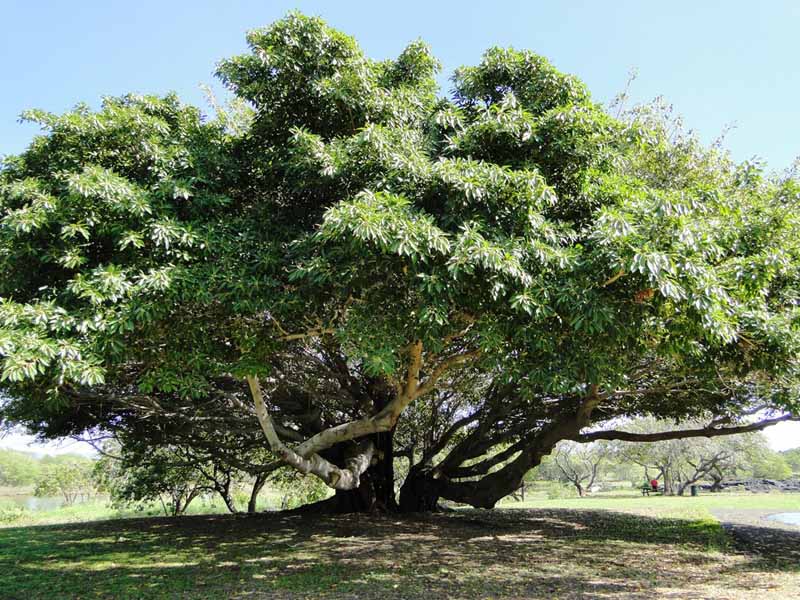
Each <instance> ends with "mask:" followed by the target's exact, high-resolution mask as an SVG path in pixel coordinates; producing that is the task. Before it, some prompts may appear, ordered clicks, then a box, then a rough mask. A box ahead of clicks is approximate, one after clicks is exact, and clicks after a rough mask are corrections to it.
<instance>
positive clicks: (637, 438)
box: [575, 415, 800, 443]
mask: <svg viewBox="0 0 800 600" xmlns="http://www.w3.org/2000/svg"><path fill="white" fill-rule="evenodd" d="M784 421H800V417H795V416H793V415H783V416H780V417H775V418H773V419H764V420H763V421H757V422H755V423H750V424H748V425H739V426H736V427H703V428H700V429H683V430H673V431H661V432H658V433H631V432H629V431H618V430H614V429H612V430H608V431H593V432H590V433H584V434H581V435H579V436H578V437H576V438H575V440H576V441H578V442H582V443H583V442H593V441H595V440H621V441H623V442H660V441H663V440H678V439H683V438H691V437H708V438H711V437H717V436H720V435H735V434H737V433H749V432H751V431H761V430H762V429H766V428H767V427H769V426H771V425H776V424H778V423H783V422H784Z"/></svg>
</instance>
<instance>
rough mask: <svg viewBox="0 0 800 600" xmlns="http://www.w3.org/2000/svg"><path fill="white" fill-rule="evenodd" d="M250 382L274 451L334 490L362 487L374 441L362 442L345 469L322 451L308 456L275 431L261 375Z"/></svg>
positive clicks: (258, 414)
mask: <svg viewBox="0 0 800 600" xmlns="http://www.w3.org/2000/svg"><path fill="white" fill-rule="evenodd" d="M247 383H248V385H249V386H250V393H251V394H252V395H253V400H254V401H255V405H256V415H257V416H258V421H259V423H260V424H261V429H262V430H263V431H264V435H265V436H266V437H267V442H268V443H269V446H270V448H271V449H272V451H273V452H275V454H277V455H278V456H280V457H281V459H282V460H283V461H284V462H285V463H286V464H288V465H289V466H291V467H292V468H294V469H296V470H297V471H299V472H301V473H303V474H309V473H310V474H312V475H316V476H317V477H319V478H320V479H322V480H323V481H324V482H325V483H326V484H327V485H328V486H329V487H332V488H333V489H337V490H352V489H355V488H357V487H358V486H359V484H360V482H361V475H362V474H363V473H364V471H366V470H367V469H368V468H369V465H370V463H371V462H372V456H373V454H374V452H375V446H374V444H373V443H372V442H371V441H370V442H367V443H365V444H363V445H362V451H361V452H360V453H357V454H355V455H353V456H351V457H348V459H347V460H346V466H345V468H343V469H342V468H340V467H337V466H336V465H334V464H333V463H331V462H330V461H327V460H325V459H324V458H322V457H321V456H320V455H319V454H316V453H309V454H308V455H307V457H306V456H304V455H302V454H299V453H298V452H296V451H294V450H292V449H291V448H289V447H288V446H287V445H286V444H284V443H283V442H282V441H281V438H280V437H279V436H278V433H277V432H276V431H275V425H274V423H273V422H272V417H271V416H270V414H269V411H268V410H267V406H266V404H265V403H264V394H263V392H262V391H261V385H260V384H259V382H258V378H256V377H248V378H247Z"/></svg>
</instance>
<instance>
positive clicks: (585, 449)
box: [553, 442, 609, 497]
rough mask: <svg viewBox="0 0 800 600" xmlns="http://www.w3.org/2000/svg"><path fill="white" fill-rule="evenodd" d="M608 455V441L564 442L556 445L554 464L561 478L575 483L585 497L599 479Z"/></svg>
mask: <svg viewBox="0 0 800 600" xmlns="http://www.w3.org/2000/svg"><path fill="white" fill-rule="evenodd" d="M608 455H609V448H608V444H607V443H603V442H595V443H592V444H576V443H574V442H562V443H560V444H559V445H558V446H556V450H555V453H554V454H553V464H554V465H555V466H556V468H557V469H558V472H559V479H560V480H561V481H563V482H564V483H569V484H571V485H573V486H574V487H575V490H576V491H577V492H578V496H581V497H583V496H584V494H585V493H586V492H587V491H588V490H591V488H592V487H593V486H594V484H595V483H596V482H597V481H599V478H600V475H601V472H600V468H601V466H602V464H603V462H604V461H605V460H607V458H608Z"/></svg>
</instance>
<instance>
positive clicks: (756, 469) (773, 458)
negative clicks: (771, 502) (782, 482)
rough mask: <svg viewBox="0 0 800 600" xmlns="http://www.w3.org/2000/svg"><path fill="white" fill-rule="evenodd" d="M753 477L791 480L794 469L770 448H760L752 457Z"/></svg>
mask: <svg viewBox="0 0 800 600" xmlns="http://www.w3.org/2000/svg"><path fill="white" fill-rule="evenodd" d="M750 465H751V476H752V477H756V478H764V479H789V478H790V477H791V476H792V467H791V465H790V464H789V462H788V461H787V460H786V458H785V457H784V456H782V455H781V454H780V453H778V452H774V451H773V450H770V449H769V448H766V447H763V448H758V449H757V451H755V452H752V453H751V456H750Z"/></svg>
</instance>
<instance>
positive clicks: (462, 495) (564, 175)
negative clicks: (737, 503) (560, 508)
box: [0, 13, 800, 510]
mask: <svg viewBox="0 0 800 600" xmlns="http://www.w3.org/2000/svg"><path fill="white" fill-rule="evenodd" d="M247 41H248V44H249V47H250V50H249V52H248V53H246V54H244V55H241V56H236V57H233V58H230V59H227V60H223V61H222V62H221V63H220V64H219V67H218V75H219V77H220V78H221V79H222V81H223V82H224V83H225V84H226V85H227V86H228V88H229V89H230V91H231V92H232V94H233V96H234V98H235V105H234V106H233V109H231V110H228V109H226V108H223V107H220V108H219V110H217V111H216V114H215V115H212V117H206V116H204V115H203V114H202V113H201V112H200V111H199V110H198V109H196V108H193V107H189V106H186V105H185V104H183V103H181V102H180V101H179V100H178V98H176V97H175V96H174V95H169V96H166V97H154V96H133V95H131V96H125V97H122V98H106V99H105V100H104V102H103V105H102V107H101V108H100V109H99V110H92V109H90V108H89V107H87V106H83V105H81V106H78V107H76V108H75V109H74V110H73V111H71V112H69V113H67V114H64V115H53V114H49V113H45V112H42V111H30V112H28V113H26V114H25V115H24V118H26V119H28V120H32V121H34V122H36V123H38V124H40V125H41V126H42V128H43V129H44V133H43V134H42V135H41V136H39V137H37V138H36V139H35V140H34V141H33V143H32V144H31V145H30V147H29V148H28V149H27V150H26V151H25V152H24V153H22V154H21V155H19V156H14V157H9V158H7V159H5V160H4V162H3V166H2V171H0V267H1V268H2V272H3V273H4V277H3V278H2V280H1V281H0V356H2V384H1V385H2V389H3V391H4V392H6V393H7V394H8V395H9V400H7V401H6V402H5V403H4V405H3V406H2V408H1V409H0V411H2V412H0V415H2V417H3V419H4V420H5V421H6V422H9V423H22V424H24V425H26V426H27V427H29V428H30V429H32V430H34V431H37V432H40V433H41V434H43V435H46V436H56V435H80V434H85V433H86V432H92V431H124V432H125V435H128V436H133V437H135V438H137V439H140V440H150V441H151V442H152V443H153V444H154V445H159V444H160V445H164V444H185V443H194V444H197V445H200V446H202V447H205V448H209V449H213V450H214V452H215V453H216V454H217V455H219V456H222V457H224V459H225V460H227V461H228V462H229V463H230V464H233V465H234V466H236V467H237V468H242V469H245V470H247V471H248V472H250V473H257V472H262V473H263V472H267V471H269V470H271V469H275V468H278V467H279V466H285V465H288V466H290V467H293V468H294V469H296V470H299V471H301V472H303V473H312V474H314V475H316V476H318V477H319V478H321V479H322V480H323V481H325V482H326V483H327V484H328V485H329V486H330V487H333V488H335V489H337V490H339V492H341V493H337V495H336V496H335V497H334V498H333V499H334V500H335V501H337V502H340V503H342V502H344V503H345V504H341V506H344V505H346V506H349V507H353V506H354V504H353V503H354V502H355V505H360V506H362V507H363V506H365V505H367V506H373V505H374V504H375V503H376V502H377V503H380V504H382V505H384V506H385V507H387V508H393V507H395V506H396V501H395V496H394V492H395V490H394V483H393V475H392V473H393V463H394V460H393V459H394V456H395V455H397V456H405V457H406V458H407V459H408V460H409V475H408V477H407V478H406V480H405V484H404V485H403V492H401V499H400V505H401V506H402V507H404V508H406V509H409V510H418V509H424V508H431V507H432V506H434V505H435V502H436V500H437V499H438V498H440V497H444V498H450V499H452V500H455V501H461V502H467V503H470V504H473V505H475V506H492V505H494V503H495V502H496V501H497V500H498V499H499V498H501V497H502V496H504V495H506V494H508V493H509V492H510V491H512V490H514V489H516V488H517V487H518V485H519V482H520V480H521V478H522V477H523V476H524V474H525V472H527V471H528V470H529V469H530V468H532V467H534V466H535V465H536V464H538V462H539V461H540V460H541V458H542V456H544V455H546V454H547V453H549V452H550V450H551V449H552V448H553V447H554V446H555V444H556V443H557V442H558V441H559V440H562V439H572V440H576V441H589V440H593V439H603V438H605V439H615V438H617V437H619V436H620V435H626V436H628V437H627V438H626V439H632V438H633V437H635V434H631V433H626V432H619V431H617V430H616V429H613V423H615V420H619V419H620V418H622V419H624V418H627V417H631V416H640V415H649V416H654V417H658V418H670V419H686V418H697V419H705V420H706V421H705V422H707V423H708V426H706V427H702V428H700V429H699V430H697V431H695V432H694V433H691V432H690V433H689V435H720V434H724V433H727V432H732V431H741V430H748V429H758V428H762V427H764V426H766V425H767V424H769V423H771V422H777V421H778V420H786V419H796V418H797V417H798V415H799V414H800V403H798V395H797V386H798V362H797V359H798V356H799V355H800V328H798V319H799V318H800V309H798V292H799V291H800V288H799V287H798V281H799V278H798V267H800V235H799V234H800V212H798V204H800V180H798V177H797V175H796V174H794V173H790V174H788V175H786V176H773V175H770V174H768V173H767V172H766V170H765V168H764V166H763V165H760V164H758V163H757V162H752V161H751V162H745V163H742V164H737V163H735V162H734V161H732V160H731V158H730V157H729V156H728V155H727V154H726V153H725V152H724V151H722V150H721V149H720V148H719V147H717V146H712V147H705V146H703V145H702V144H701V143H700V142H699V141H698V140H697V139H696V138H695V137H693V136H692V135H691V134H689V133H687V132H686V131H685V130H684V129H683V128H682V125H681V124H680V122H678V121H676V120H675V119H673V118H672V117H671V115H670V114H669V113H668V112H667V111H665V110H662V108H661V107H659V106H657V105H656V106H649V107H643V108H633V109H625V108H624V107H619V110H618V111H617V114H614V115H612V114H611V111H609V110H608V109H606V108H605V107H603V106H601V105H600V104H598V103H597V102H595V101H593V100H592V98H591V96H590V94H589V91H588V90H587V88H586V86H585V85H584V84H583V83H581V82H580V81H579V80H578V79H576V78H575V77H572V76H569V75H565V74H562V73H560V72H559V71H558V70H557V69H556V68H555V67H554V66H553V65H551V64H550V62H548V61H547V60H546V59H545V58H543V57H541V56H538V55H536V54H534V53H532V52H529V51H518V50H513V49H503V48H493V49H490V50H488V51H487V52H486V53H485V54H484V55H483V58H482V59H481V61H480V63H479V64H477V65H475V66H469V67H463V68H461V69H458V70H457V71H456V72H455V74H454V76H453V80H452V91H451V92H450V93H449V94H447V95H443V94H441V93H440V91H439V89H438V86H437V83H436V74H437V71H438V69H439V63H438V61H437V60H436V59H435V58H434V56H433V55H432V53H431V51H430V49H429V48H428V47H427V46H426V45H425V44H424V43H422V42H419V41H416V42H412V43H411V44H409V46H408V47H407V48H406V49H405V50H404V51H403V52H402V53H401V54H400V56H399V57H398V58H397V59H395V60H385V61H375V60H371V59H369V58H368V57H366V56H365V55H364V53H363V52H362V50H361V49H360V48H359V46H358V45H357V44H356V42H355V41H354V40H353V39H352V38H350V37H349V36H347V35H345V34H343V33H341V32H338V31H336V30H333V29H331V28H330V27H328V26H327V25H326V24H325V23H324V22H323V21H322V20H320V19H318V18H311V17H306V16H304V15H301V14H298V13H292V14H290V15H288V16H287V17H286V18H284V19H282V20H280V21H278V22H276V23H274V24H272V25H271V26H269V27H267V28H265V29H258V30H254V31H251V32H250V33H248V35H247ZM759 411H762V412H759ZM763 411H767V413H768V414H767V417H766V418H765V419H762V420H760V421H757V422H755V423H751V422H749V421H746V418H747V417H748V415H753V414H756V413H758V414H764V413H763ZM743 419H744V420H743ZM259 426H260V428H261V430H263V434H264V435H265V436H266V442H267V445H268V448H269V449H270V450H271V451H272V455H273V460H269V461H264V460H263V459H262V458H260V457H262V456H263V453H262V452H260V451H259V449H260V448H263V447H264V445H265V441H264V437H262V433H261V432H260V431H259ZM676 435H680V436H683V435H687V433H686V432H685V431H681V432H679V433H677V434H676ZM345 497H347V498H348V500H346V501H345V500H343V498H345ZM354 498H355V499H354ZM359 503H360V504H359Z"/></svg>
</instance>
